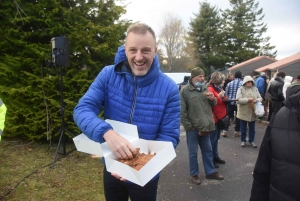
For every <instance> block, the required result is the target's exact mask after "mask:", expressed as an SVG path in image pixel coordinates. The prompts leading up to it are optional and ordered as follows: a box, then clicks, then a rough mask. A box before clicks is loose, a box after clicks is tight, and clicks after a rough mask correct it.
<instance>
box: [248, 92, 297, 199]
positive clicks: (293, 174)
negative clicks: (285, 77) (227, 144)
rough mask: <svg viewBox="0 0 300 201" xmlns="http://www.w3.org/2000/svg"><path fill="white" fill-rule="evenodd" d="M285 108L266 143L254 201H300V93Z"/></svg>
mask: <svg viewBox="0 0 300 201" xmlns="http://www.w3.org/2000/svg"><path fill="white" fill-rule="evenodd" d="M284 105H285V107H283V108H281V109H280V110H279V112H278V113H277V114H276V115H275V116H274V118H272V120H271V122H270V124H269V126H268V127H267V130H266V133H265V136H264V139H263V141H262V145H261V148H260V151H259V155H258V158H257V161H256V165H255V168H254V173H253V178H254V180H253V184H252V190H251V197H250V201H260V200H262V201H267V200H270V201H299V200H300V92H299V93H297V94H294V95H290V96H289V98H288V99H287V100H286V101H285V102H284Z"/></svg>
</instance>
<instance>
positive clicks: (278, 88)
mask: <svg viewBox="0 0 300 201" xmlns="http://www.w3.org/2000/svg"><path fill="white" fill-rule="evenodd" d="M283 85H284V81H283V79H282V78H279V77H276V78H275V80H274V81H273V82H271V85H270V87H269V89H268V92H269V93H270V95H271V101H274V102H282V101H284V96H283V92H282V89H283Z"/></svg>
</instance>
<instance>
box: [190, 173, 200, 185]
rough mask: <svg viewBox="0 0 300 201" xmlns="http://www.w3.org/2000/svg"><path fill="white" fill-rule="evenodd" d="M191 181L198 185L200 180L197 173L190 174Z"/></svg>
mask: <svg viewBox="0 0 300 201" xmlns="http://www.w3.org/2000/svg"><path fill="white" fill-rule="evenodd" d="M191 180H192V182H193V183H194V184H197V185H200V184H201V181H200V178H199V176H198V175H194V176H192V179H191Z"/></svg>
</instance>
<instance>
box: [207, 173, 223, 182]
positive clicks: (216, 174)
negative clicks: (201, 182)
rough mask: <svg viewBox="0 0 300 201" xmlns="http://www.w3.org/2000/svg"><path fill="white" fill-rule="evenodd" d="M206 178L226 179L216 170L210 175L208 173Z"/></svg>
mask: <svg viewBox="0 0 300 201" xmlns="http://www.w3.org/2000/svg"><path fill="white" fill-rule="evenodd" d="M206 179H215V180H224V177H223V176H222V175H219V173H218V172H214V173H212V174H210V175H206Z"/></svg>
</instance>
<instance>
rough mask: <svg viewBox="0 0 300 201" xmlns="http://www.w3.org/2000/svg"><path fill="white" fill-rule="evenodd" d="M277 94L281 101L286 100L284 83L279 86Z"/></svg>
mask: <svg viewBox="0 0 300 201" xmlns="http://www.w3.org/2000/svg"><path fill="white" fill-rule="evenodd" d="M277 94H278V99H279V100H280V101H284V100H285V98H284V95H283V85H280V86H279V87H278V90H277Z"/></svg>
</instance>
